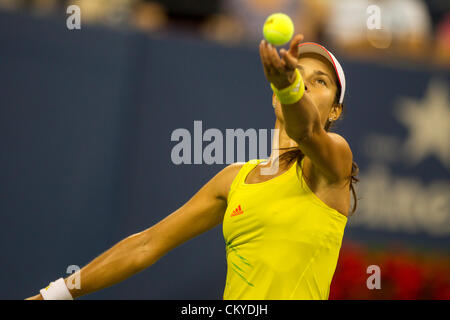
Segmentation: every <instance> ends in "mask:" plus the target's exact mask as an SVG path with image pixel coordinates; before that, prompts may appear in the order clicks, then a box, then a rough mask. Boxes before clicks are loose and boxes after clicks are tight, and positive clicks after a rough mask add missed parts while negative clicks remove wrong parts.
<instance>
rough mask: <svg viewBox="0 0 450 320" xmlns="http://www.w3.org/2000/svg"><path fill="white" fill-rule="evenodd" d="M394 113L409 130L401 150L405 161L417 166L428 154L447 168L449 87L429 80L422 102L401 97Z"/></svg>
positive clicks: (449, 158) (449, 164) (449, 160)
mask: <svg viewBox="0 0 450 320" xmlns="http://www.w3.org/2000/svg"><path fill="white" fill-rule="evenodd" d="M394 112H395V115H396V116H397V118H398V119H399V120H400V121H401V122H402V123H403V124H404V125H406V126H407V128H408V130H409V136H408V139H407V141H406V142H405V144H404V145H403V147H402V149H403V150H402V151H403V152H404V154H405V155H406V156H407V160H408V162H410V164H412V165H416V164H418V163H419V162H420V161H422V160H423V159H424V158H425V157H427V156H428V155H434V156H435V157H436V158H438V159H439V160H440V161H441V162H442V164H443V165H444V166H445V167H447V169H450V140H449V139H450V138H449V137H450V101H449V94H448V85H447V84H446V83H445V82H442V81H436V80H435V81H432V82H430V84H429V86H428V89H427V92H426V95H425V97H424V98H423V99H421V100H414V99H411V98H403V99H401V100H400V101H399V103H398V105H397V107H396V108H395V109H394Z"/></svg>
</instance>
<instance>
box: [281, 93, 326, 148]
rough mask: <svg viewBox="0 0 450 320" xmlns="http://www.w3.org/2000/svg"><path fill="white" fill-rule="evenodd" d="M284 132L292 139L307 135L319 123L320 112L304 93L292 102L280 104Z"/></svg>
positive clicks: (299, 138)
mask: <svg viewBox="0 0 450 320" xmlns="http://www.w3.org/2000/svg"><path fill="white" fill-rule="evenodd" d="M281 109H282V112H283V119H284V125H285V129H286V133H287V134H288V136H289V137H290V138H291V139H293V140H294V141H299V140H301V139H303V138H304V137H305V136H308V135H309V134H310V133H311V132H312V130H313V128H314V127H315V126H316V125H317V124H319V123H320V113H319V110H318V109H317V107H316V106H315V104H314V103H313V102H312V101H311V99H310V98H309V97H308V95H307V94H306V93H305V94H304V95H303V97H302V98H301V99H300V100H299V101H297V102H295V103H293V104H281Z"/></svg>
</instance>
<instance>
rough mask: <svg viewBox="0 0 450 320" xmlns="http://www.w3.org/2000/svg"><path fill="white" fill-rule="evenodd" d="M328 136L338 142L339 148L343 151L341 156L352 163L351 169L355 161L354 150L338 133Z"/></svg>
mask: <svg viewBox="0 0 450 320" xmlns="http://www.w3.org/2000/svg"><path fill="white" fill-rule="evenodd" d="M328 135H329V136H330V137H331V138H332V139H333V140H334V141H335V142H336V144H337V145H338V147H339V148H340V149H341V156H342V157H343V159H345V160H346V162H348V163H350V167H351V164H352V161H353V153H352V149H351V148H350V144H349V143H348V142H347V140H346V139H345V138H344V137H343V136H341V135H340V134H338V133H335V132H328Z"/></svg>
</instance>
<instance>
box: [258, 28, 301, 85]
mask: <svg viewBox="0 0 450 320" xmlns="http://www.w3.org/2000/svg"><path fill="white" fill-rule="evenodd" d="M303 38H304V37H303V34H297V35H295V36H294V38H293V39H292V41H291V44H290V47H289V50H288V51H286V50H285V49H281V50H280V55H278V51H277V49H276V48H275V47H274V46H273V45H271V44H269V43H268V42H267V41H266V40H262V41H261V43H260V44H259V54H260V56H261V61H262V64H263V67H264V74H265V75H266V78H267V80H268V81H269V82H270V83H273V85H274V86H275V88H277V89H280V90H281V89H284V88H287V87H289V85H291V84H292V83H293V82H294V80H295V68H297V64H298V45H299V44H300V42H301V41H302V40H303ZM280 56H281V57H280Z"/></svg>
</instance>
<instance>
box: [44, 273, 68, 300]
mask: <svg viewBox="0 0 450 320" xmlns="http://www.w3.org/2000/svg"><path fill="white" fill-rule="evenodd" d="M40 293H41V295H42V298H44V300H73V298H72V295H71V294H70V292H69V289H67V286H66V283H65V282H64V279H63V278H59V279H58V280H56V281H55V282H50V285H49V286H48V287H47V288H44V289H42V290H41V291H40Z"/></svg>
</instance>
